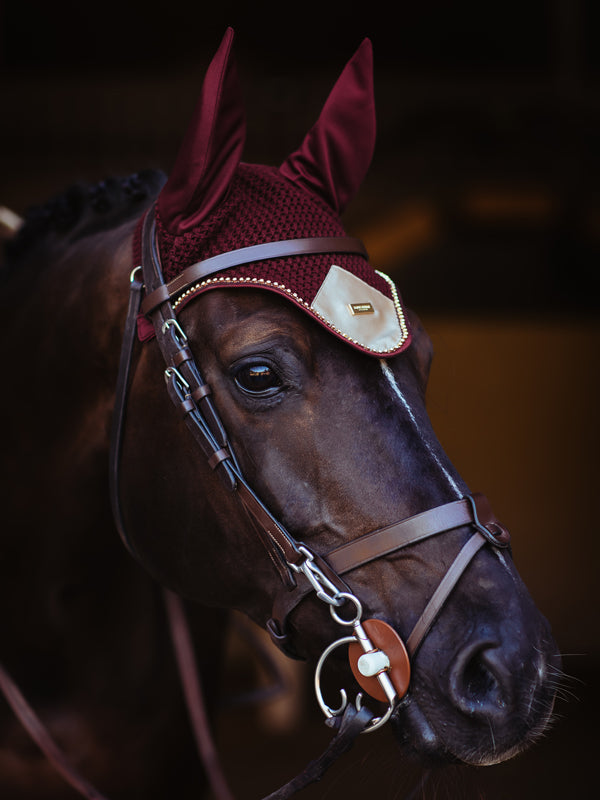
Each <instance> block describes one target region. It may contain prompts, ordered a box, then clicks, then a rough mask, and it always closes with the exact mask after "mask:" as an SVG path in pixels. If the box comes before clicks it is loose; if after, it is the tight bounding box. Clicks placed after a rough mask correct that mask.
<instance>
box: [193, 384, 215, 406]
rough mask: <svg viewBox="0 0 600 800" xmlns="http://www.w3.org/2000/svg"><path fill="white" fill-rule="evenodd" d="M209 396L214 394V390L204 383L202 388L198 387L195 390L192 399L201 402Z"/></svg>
mask: <svg viewBox="0 0 600 800" xmlns="http://www.w3.org/2000/svg"><path fill="white" fill-rule="evenodd" d="M209 394H212V389H211V388H210V386H209V385H208V383H203V384H202V385H201V386H198V387H197V388H196V389H194V391H193V392H192V393H191V395H190V397H192V398H193V399H194V400H195V401H196V402H198V401H199V400H202V398H203V397H207V396H208V395H209Z"/></svg>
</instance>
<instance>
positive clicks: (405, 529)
mask: <svg viewBox="0 0 600 800" xmlns="http://www.w3.org/2000/svg"><path fill="white" fill-rule="evenodd" d="M464 525H471V526H474V527H475V528H476V529H477V531H478V537H479V539H480V540H481V544H485V542H486V541H489V542H491V543H492V544H494V545H496V546H498V547H506V546H507V544H508V542H509V540H510V536H509V534H508V531H507V530H506V529H505V528H504V527H503V526H502V525H501V524H500V523H499V522H498V520H497V519H496V517H495V516H494V514H493V512H492V510H491V507H490V504H489V502H488V500H487V498H486V497H485V496H484V495H482V494H480V493H479V492H474V493H473V494H472V495H466V496H465V497H463V498H462V499H461V500H453V501H452V502H450V503H445V504H444V505H441V506H436V507H435V508H431V509H429V510H428V511H423V512H421V513H420V514H415V515H414V516H412V517H407V518H406V519H403V520H400V521H399V522H396V523H394V524H393V525H388V526H387V527H385V528H380V529H379V530H377V531H373V532H372V533H367V534H365V535H364V536H360V537H359V538H358V539H355V540H354V541H352V542H347V543H346V544H343V545H341V546H340V547H337V548H335V549H334V550H332V551H330V552H329V553H327V554H324V555H323V556H322V558H321V564H323V563H325V564H328V565H329V571H330V573H331V574H333V575H338V576H342V575H345V574H346V573H348V572H351V571H352V570H354V569H358V567H361V566H364V565H365V564H368V563H369V562H370V561H374V560H375V559H377V558H382V557H383V556H386V555H390V554H391V553H394V552H396V551H398V550H401V549H403V548H405V547H408V546H409V545H413V544H417V543H418V542H421V541H423V540H424V539H427V538H429V537H431V536H437V535H438V534H440V533H446V532H447V531H450V530H453V529H455V528H459V527H462V526H464ZM471 546H472V547H473V546H474V543H473V544H472V545H471ZM478 549H479V548H477V550H478ZM477 550H475V551H474V552H473V553H472V554H471V555H470V557H469V560H470V558H472V557H473V556H474V555H475V553H476V552H477ZM468 553H470V550H466V551H465V553H464V554H463V555H462V557H461V558H462V559H466V558H467V554H468ZM459 555H460V554H459ZM459 564H462V560H461V561H459ZM467 564H468V561H466V562H465V563H464V565H463V570H461V571H460V572H459V571H458V564H457V565H456V566H455V565H452V566H451V567H450V570H449V572H450V571H451V570H453V575H454V574H456V577H455V579H454V581H453V582H452V583H451V579H452V576H451V577H450V578H448V579H447V580H446V578H444V579H443V580H442V583H441V584H440V587H438V590H437V592H436V594H435V595H434V598H436V600H435V601H434V598H432V599H431V600H430V602H429V605H428V607H427V608H426V610H425V611H424V612H423V615H422V617H421V619H420V620H419V622H418V623H417V625H418V626H419V625H420V626H424V625H425V619H426V618H428V617H429V615H430V614H431V613H432V611H433V604H434V603H435V602H438V601H439V604H440V607H441V605H442V604H443V602H444V601H445V599H446V598H447V597H448V595H449V594H450V591H451V590H452V588H453V586H454V584H455V583H456V581H457V580H458V578H459V577H460V575H461V574H462V571H464V568H465V567H466V566H467ZM442 584H443V587H442ZM310 591H311V587H310V586H307V585H306V584H305V583H302V585H298V586H296V588H295V589H294V590H293V591H291V592H278V594H277V596H276V597H275V601H274V603H273V615H272V618H271V619H270V620H269V622H268V624H267V628H268V630H269V633H270V634H271V637H272V638H273V640H274V641H275V642H276V644H277V645H278V647H281V648H282V649H285V650H286V652H288V654H289V655H291V656H294V655H295V654H294V652H293V650H292V649H291V648H290V647H289V646H288V643H287V641H286V639H287V637H286V630H287V627H288V626H287V619H288V617H289V615H290V614H291V612H292V611H293V610H294V609H295V608H296V606H297V605H298V604H299V603H300V602H301V601H302V600H303V599H304V597H306V596H307V595H308V594H309V593H310ZM444 592H445V594H443V593H444ZM438 611H439V608H438V609H437V611H436V612H435V614H434V615H433V617H432V619H431V620H430V621H429V622H428V624H427V626H426V627H425V630H424V631H423V632H422V633H420V632H417V634H415V631H413V633H412V634H411V636H414V638H413V644H414V645H415V646H414V650H415V652H416V649H417V647H418V645H419V644H420V643H421V640H422V639H423V636H424V635H425V633H426V632H427V630H428V629H429V627H430V626H431V623H432V622H433V619H434V618H435V616H436V615H437V612H438ZM426 615H427V617H426ZM409 652H410V650H409Z"/></svg>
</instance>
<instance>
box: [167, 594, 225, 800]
mask: <svg viewBox="0 0 600 800" xmlns="http://www.w3.org/2000/svg"><path fill="white" fill-rule="evenodd" d="M163 596H164V600H165V606H166V610H167V615H168V618H169V629H170V632H171V640H172V642H173V649H174V650H175V658H176V661H177V668H178V670H179V678H180V681H181V686H182V688H183V693H184V696H185V701H186V708H187V711H188V716H189V718H190V724H191V726H192V731H193V733H194V738H195V740H196V746H197V748H198V753H199V755H200V760H201V762H202V764H204V767H205V769H206V774H207V777H208V780H209V783H210V786H211V788H212V790H213V793H214V796H215V797H216V798H217V800H233V795H232V793H231V790H230V788H229V785H228V784H227V780H226V778H225V775H224V773H223V770H222V769H221V763H220V761H219V756H218V754H217V750H216V748H215V743H214V741H213V737H212V733H211V730H210V721H209V719H208V711H207V709H206V704H205V702H204V692H203V691H202V685H201V683H200V670H199V668H198V664H197V661H196V654H195V653H194V645H193V643H192V637H191V634H190V628H189V625H188V622H187V619H186V615H185V609H184V607H183V602H182V600H181V598H180V597H178V596H177V595H176V594H173V592H170V591H169V590H168V589H163Z"/></svg>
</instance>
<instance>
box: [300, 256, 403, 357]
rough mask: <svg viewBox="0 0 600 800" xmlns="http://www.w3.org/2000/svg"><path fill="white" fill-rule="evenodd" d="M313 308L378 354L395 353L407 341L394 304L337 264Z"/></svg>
mask: <svg viewBox="0 0 600 800" xmlns="http://www.w3.org/2000/svg"><path fill="white" fill-rule="evenodd" d="M310 307H311V310H312V311H314V312H315V313H316V314H318V315H319V316H320V317H322V318H323V319H324V320H325V321H326V322H328V323H329V324H330V325H331V326H332V327H333V328H335V329H337V330H338V331H339V332H340V333H341V334H343V335H344V336H346V337H347V338H349V339H351V340H352V341H355V342H356V343H357V344H359V345H361V346H362V347H365V348H368V349H369V350H373V351H375V352H380V353H385V352H388V351H390V350H394V349H395V348H397V347H398V346H399V345H400V344H401V343H402V341H403V340H404V339H405V337H406V330H405V329H404V328H403V326H401V325H400V320H399V319H398V314H397V310H396V307H395V305H394V302H393V301H392V300H390V298H389V297H386V296H385V295H384V294H382V293H381V292H380V291H378V290H377V289H374V288H373V287H372V286H369V284H367V283H365V282H364V281H362V280H361V279H360V278H357V277H356V275H353V274H352V273H351V272H348V271H347V270H345V269H342V268H341V267H338V266H336V265H335V264H333V265H332V266H331V269H330V270H329V272H328V273H327V277H326V278H325V280H324V281H323V283H322V284H321V288H320V289H319V291H318V292H317V295H316V297H315V299H314V300H313V302H312V304H311V306H310Z"/></svg>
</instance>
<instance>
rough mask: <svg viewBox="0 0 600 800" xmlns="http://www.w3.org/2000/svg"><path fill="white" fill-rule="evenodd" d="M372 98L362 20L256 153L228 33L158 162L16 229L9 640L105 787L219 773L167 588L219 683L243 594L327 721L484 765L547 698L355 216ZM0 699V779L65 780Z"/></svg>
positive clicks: (10, 292)
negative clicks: (197, 724) (283, 148)
mask: <svg viewBox="0 0 600 800" xmlns="http://www.w3.org/2000/svg"><path fill="white" fill-rule="evenodd" d="M373 98H374V92H373V58H372V47H371V43H370V41H369V40H368V39H366V40H365V41H364V42H363V43H362V44H361V46H360V47H359V49H358V50H357V51H356V53H355V54H354V56H353V57H352V58H351V59H350V61H349V62H348V64H347V65H346V66H345V68H344V70H343V71H342V73H341V75H340V77H339V79H338V81H337V82H336V84H335V85H334V87H333V89H332V91H331V93H330V95H329V97H328V98H327V101H326V102H325V104H324V106H323V110H322V111H321V114H320V116H319V118H318V120H317V122H316V123H315V125H314V126H313V128H312V129H311V130H310V131H309V132H308V134H307V135H306V137H305V138H304V140H303V142H302V144H301V146H300V147H299V148H298V149H297V150H296V151H295V152H294V153H292V154H291V155H290V156H289V157H288V158H287V159H286V160H285V162H284V163H283V164H282V165H280V166H279V167H270V166H265V165H255V164H247V163H245V162H244V161H242V155H243V147H244V138H245V120H244V112H243V104H242V101H241V97H240V88H239V82H238V77H237V70H236V65H235V59H234V55H233V32H232V31H231V30H227V32H226V34H225V37H224V38H223V41H222V43H221V45H220V47H219V49H218V50H217V52H216V54H215V56H214V58H213V60H212V61H211V63H210V66H209V68H208V70H207V73H206V76H205V79H204V83H203V86H202V91H201V95H200V99H199V101H198V104H197V107H196V110H195V112H194V115H193V118H192V121H191V124H190V127H189V129H188V131H187V133H186V135H185V137H184V139H183V144H182V146H181V150H180V151H179V154H178V156H177V159H176V161H175V164H174V167H173V169H172V171H171V172H170V174H169V176H168V178H167V177H166V176H165V175H164V174H163V173H161V172H158V171H155V170H149V171H146V172H143V173H138V174H136V175H134V176H130V177H129V178H126V179H122V180H121V179H111V180H107V181H105V182H103V183H101V184H99V185H97V186H94V187H87V186H79V187H74V188H73V189H72V190H70V191H69V192H67V193H65V194H64V195H61V196H60V197H59V198H57V199H56V200H54V201H52V202H51V203H49V204H48V205H46V206H44V207H42V208H41V209H38V210H37V211H36V212H33V213H32V214H31V215H30V216H29V217H28V219H27V221H26V223H25V225H24V226H23V227H22V229H21V230H20V231H19V233H18V234H17V235H16V236H15V237H14V238H13V239H12V240H11V241H10V242H9V243H8V246H7V257H6V263H5V264H4V265H3V268H2V292H1V295H2V319H3V322H4V336H3V338H2V341H3V348H4V363H5V374H6V377H7V379H8V380H7V381H6V388H5V391H4V392H3V393H2V402H3V409H4V411H3V418H4V420H5V421H6V422H7V425H6V426H5V429H4V447H3V451H2V458H3V472H2V475H3V481H2V482H3V489H4V500H3V506H4V515H5V521H6V523H5V526H4V532H3V537H2V555H3V558H2V561H1V562H0V563H1V566H0V569H1V580H0V592H1V596H2V600H3V608H4V609H5V613H4V614H3V636H2V658H1V661H2V664H3V665H4V669H5V670H6V674H7V675H11V676H12V677H13V678H14V680H15V684H18V686H19V690H20V692H21V693H22V695H23V697H25V698H27V702H28V704H29V706H30V707H31V708H33V709H35V711H36V713H38V714H39V716H40V717H43V720H44V724H45V726H46V728H47V729H48V731H49V732H50V734H51V735H52V736H53V737H54V739H55V740H56V741H57V742H58V743H59V744H60V746H61V748H62V750H63V751H64V752H65V753H66V754H67V756H68V758H69V759H70V761H71V762H72V763H73V764H76V765H77V767H78V768H79V769H80V770H81V772H82V773H85V775H86V777H87V778H89V780H90V781H91V782H93V783H96V784H97V785H99V786H102V789H103V791H104V792H106V793H107V794H108V795H110V796H111V797H115V798H119V797H137V796H140V797H144V798H153V797H159V796H161V797H162V796H164V795H165V793H166V792H170V793H172V792H173V789H174V787H177V791H178V792H179V795H180V796H181V797H187V796H191V794H192V792H194V793H195V792H196V790H197V787H198V786H199V785H201V782H202V780H203V778H202V768H201V767H200V766H199V765H198V764H197V763H196V760H195V754H194V747H193V743H192V737H191V736H190V733H189V728H188V724H187V721H186V716H185V715H186V710H185V704H184V702H183V699H182V696H181V690H180V688H179V684H178V679H177V671H176V666H175V660H174V658H173V656H172V654H171V652H170V648H169V646H168V643H169V636H170V633H169V625H168V613H167V611H166V610H165V607H164V606H163V604H162V599H161V597H162V589H161V587H165V589H166V591H167V592H168V595H167V596H168V597H171V598H176V597H181V598H183V600H184V603H185V609H186V611H187V615H188V625H189V632H190V636H191V638H192V641H193V645H194V649H195V651H196V655H197V666H196V668H197V670H198V673H199V675H200V676H201V680H202V684H203V686H204V687H205V692H206V696H207V697H209V698H213V697H214V696H215V695H216V694H217V687H218V679H219V671H220V665H221V657H222V650H223V642H224V637H225V634H226V627H227V625H226V620H227V615H228V613H229V611H231V610H236V611H239V612H242V613H243V614H245V615H246V616H247V617H249V618H250V619H251V620H252V621H253V622H255V623H256V624H258V625H259V626H261V627H262V628H264V629H266V630H268V631H269V633H270V635H271V637H272V639H273V640H274V641H275V643H276V644H277V646H278V647H280V648H281V649H282V650H283V651H284V652H285V653H286V654H287V655H290V656H292V657H295V658H300V659H303V660H306V661H307V662H309V663H310V664H313V665H314V666H315V669H316V678H315V685H316V692H317V701H318V704H319V705H320V706H321V709H322V710H323V712H324V714H325V717H326V719H327V721H328V724H330V726H331V727H332V728H333V729H334V730H337V732H338V733H337V734H336V735H341V733H340V732H341V731H342V730H343V729H344V726H345V725H346V724H347V725H350V724H354V722H355V721H356V720H357V719H359V718H360V721H359V723H357V725H359V728H360V730H361V731H368V730H372V729H374V728H376V727H380V726H382V725H385V724H387V723H388V722H389V725H390V727H391V729H392V731H393V735H394V737H395V738H396V739H397V741H398V744H399V752H402V751H407V752H410V753H412V754H416V755H417V756H418V757H419V758H421V759H423V761H424V762H426V763H447V762H451V763H461V764H467V765H478V766H481V765H492V764H495V763H499V762H501V761H504V760H506V759H508V758H511V757H512V756H514V755H515V754H517V753H518V752H520V751H522V750H523V749H525V748H526V747H528V746H529V745H531V744H532V743H533V742H535V741H536V740H537V739H538V738H539V737H540V736H541V735H542V733H543V732H544V730H545V729H546V727H547V725H548V723H549V721H550V719H551V715H552V708H553V702H554V694H555V689H556V684H555V675H556V673H557V670H558V669H559V665H560V657H559V655H558V650H557V646H556V644H555V642H554V640H553V638H552V634H551V631H550V627H549V624H548V622H547V621H546V620H545V619H544V617H543V616H542V615H541V614H540V612H539V611H538V610H537V608H536V607H535V605H534V602H533V600H532V599H531V597H530V595H529V593H528V592H527V589H526V587H525V586H524V584H523V583H522V581H521V579H520V577H519V575H518V573H517V571H516V568H515V566H514V563H513V560H512V557H511V549H510V542H509V539H510V537H509V534H508V532H507V531H506V529H505V528H504V527H503V526H502V524H501V523H500V522H499V521H498V520H497V518H496V517H495V516H494V514H493V512H492V511H491V508H490V506H489V503H488V502H487V500H486V499H485V498H484V497H483V496H482V495H478V494H476V493H472V492H471V491H470V489H469V488H468V487H467V486H466V484H465V483H464V481H463V480H462V478H461V477H460V475H459V474H458V472H457V470H456V469H455V467H454V466H453V465H452V463H451V461H450V460H449V459H448V457H447V456H446V454H445V453H444V451H443V449H442V447H441V445H440V443H439V442H438V440H437V439H436V436H435V433H434V432H433V430H432V427H431V424H430V422H429V419H428V416H427V411H426V406H425V393H426V385H427V379H428V373H429V368H430V363H431V359H432V346H431V342H430V340H429V338H428V336H427V334H426V332H425V330H424V328H423V326H422V325H421V323H420V321H419V319H418V317H417V316H416V314H415V313H414V312H412V311H410V310H408V309H406V308H405V307H404V304H403V301H402V298H401V295H400V293H399V292H398V290H397V288H396V287H395V285H394V283H393V282H392V281H391V280H390V279H389V278H388V277H387V276H385V275H383V274H382V273H380V272H378V271H377V270H375V269H374V268H373V267H372V266H371V265H370V263H369V260H368V254H367V253H366V251H365V249H364V246H363V245H362V243H361V242H359V241H358V240H356V239H353V238H351V237H350V236H348V235H347V234H346V232H345V230H344V229H343V227H342V223H341V221H340V215H341V214H342V212H343V210H344V209H345V207H346V206H347V204H348V203H349V202H350V200H351V199H352V197H353V196H354V195H355V194H356V192H357V191H358V189H359V187H360V184H361V182H362V180H363V178H364V176H365V174H366V172H367V170H368V167H369V164H370V161H371V158H372V154H373V147H374V138H375V105H374V99H373ZM13 392H14V393H13ZM8 423H10V424H8ZM120 540H122V542H121V541H120ZM122 543H124V544H125V547H123V544H122ZM325 673H327V675H328V680H329V682H330V683H331V684H334V685H336V686H337V685H338V681H339V685H344V686H346V687H348V692H350V691H354V690H356V691H358V690H359V689H360V690H361V692H360V694H359V696H358V698H357V699H356V701H355V702H354V703H351V702H348V693H347V692H346V690H344V692H343V693H342V695H341V705H340V706H339V707H338V705H337V703H338V702H339V701H336V700H333V699H331V698H330V697H329V696H328V697H327V699H326V698H325V694H327V691H329V689H327V691H326V689H325V688H324V686H325V679H324V678H323V680H322V677H323V676H324V674H325ZM365 694H366V695H368V698H367V699H365V697H364V695H365ZM369 706H373V708H370V707H369ZM1 708H2V716H1V718H0V725H1V727H0V731H1V733H0V737H1V738H0V741H1V742H2V749H1V751H0V787H1V788H2V790H3V791H4V794H6V795H7V796H10V797H11V798H19V797H27V798H29V800H32V799H33V798H36V800H37V798H39V800H45V799H46V798H50V797H52V798H55V797H63V796H65V797H67V796H72V795H70V794H64V795H63V794H62V791H63V790H62V789H61V787H62V782H61V781H62V779H61V777H60V776H59V775H56V774H55V773H54V772H53V770H52V767H51V766H50V765H49V764H48V762H47V761H46V760H45V759H44V758H42V757H41V756H40V754H39V752H38V751H37V749H36V748H35V746H33V745H32V744H31V743H30V742H29V740H28V739H27V736H26V735H25V733H24V732H23V730H22V728H21V724H20V722H19V721H18V720H17V719H16V718H15V717H14V716H13V715H12V713H11V712H10V710H9V709H8V707H7V706H6V705H4V706H2V707H1ZM210 711H211V713H212V712H214V708H213V707H212V705H211V709H210ZM357 733H358V728H357V730H356V731H354V732H353V734H352V736H355V735H357ZM64 791H65V792H66V791H70V790H66V789H65V790H64ZM285 796H289V795H285Z"/></svg>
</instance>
